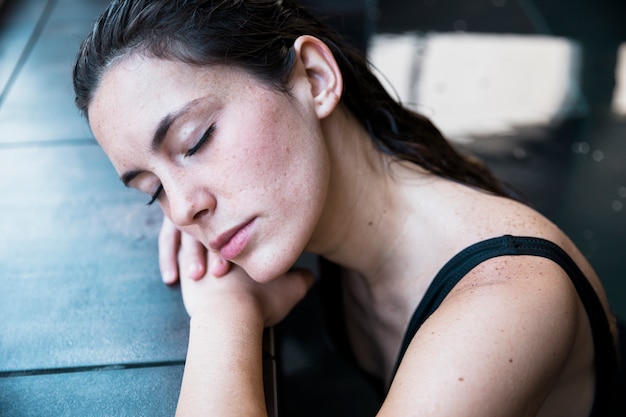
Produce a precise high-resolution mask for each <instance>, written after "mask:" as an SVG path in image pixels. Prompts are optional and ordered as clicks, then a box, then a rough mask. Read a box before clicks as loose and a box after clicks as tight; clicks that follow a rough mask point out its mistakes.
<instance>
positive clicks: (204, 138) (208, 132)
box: [185, 124, 215, 157]
mask: <svg viewBox="0 0 626 417" xmlns="http://www.w3.org/2000/svg"><path fill="white" fill-rule="evenodd" d="M213 132H215V125H214V124H212V125H211V126H210V127H209V128H208V129H207V130H206V132H204V135H202V137H201V138H200V140H199V141H198V143H196V144H195V145H194V146H193V147H192V148H191V149H189V150H188V151H187V153H186V154H185V157H189V156H191V155H193V154H195V153H196V152H198V150H199V149H200V148H201V147H202V145H204V144H205V142H206V141H207V140H208V139H209V138H210V137H211V135H212V134H213Z"/></svg>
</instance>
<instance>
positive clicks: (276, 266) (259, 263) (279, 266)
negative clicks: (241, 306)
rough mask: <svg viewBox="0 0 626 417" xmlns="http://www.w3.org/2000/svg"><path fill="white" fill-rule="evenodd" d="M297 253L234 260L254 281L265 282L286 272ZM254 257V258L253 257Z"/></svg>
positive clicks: (291, 265)
mask: <svg viewBox="0 0 626 417" xmlns="http://www.w3.org/2000/svg"><path fill="white" fill-rule="evenodd" d="M299 256H300V255H299V254H295V255H292V254H290V255H287V256H285V255H282V256H279V255H276V254H273V255H272V256H268V257H266V258H261V257H246V259H242V260H241V262H238V261H235V262H234V263H235V264H237V265H239V266H240V267H241V268H242V269H243V270H244V271H246V273H247V274H248V275H250V278H252V279H253V280H254V281H256V282H258V283H260V284H265V283H268V282H272V281H273V280H275V279H276V278H278V277H280V276H282V275H284V274H286V273H287V272H288V271H289V270H290V269H291V268H292V267H293V265H294V264H295V263H296V261H297V260H298V257H299ZM254 258H256V259H254Z"/></svg>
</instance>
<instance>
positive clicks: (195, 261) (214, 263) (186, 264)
mask: <svg viewBox="0 0 626 417" xmlns="http://www.w3.org/2000/svg"><path fill="white" fill-rule="evenodd" d="M209 255H210V256H209ZM207 262H208V263H209V266H208V269H209V270H210V271H211V274H212V275H214V276H216V277H220V276H223V275H224V274H226V273H227V272H228V270H229V269H230V263H229V262H228V261H226V260H224V259H223V258H222V257H221V255H220V254H219V253H217V252H211V253H210V254H209V251H208V250H207V249H206V248H205V247H204V246H203V245H202V243H200V242H198V241H197V240H195V239H194V238H193V237H191V236H189V235H188V234H186V233H182V232H181V231H179V230H178V229H177V228H176V226H175V225H174V224H173V223H172V222H171V221H170V220H169V219H168V218H167V217H164V218H163V224H162V225H161V231H160V232H159V267H160V269H161V277H162V279H163V282H164V283H166V284H168V285H170V284H174V283H176V282H177V281H178V280H179V278H180V277H186V278H190V279H193V280H198V279H200V278H202V277H203V276H204V275H205V274H206V273H207Z"/></svg>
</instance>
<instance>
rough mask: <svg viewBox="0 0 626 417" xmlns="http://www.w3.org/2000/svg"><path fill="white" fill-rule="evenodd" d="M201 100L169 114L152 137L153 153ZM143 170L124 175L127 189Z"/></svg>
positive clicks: (196, 100) (122, 177)
mask: <svg viewBox="0 0 626 417" xmlns="http://www.w3.org/2000/svg"><path fill="white" fill-rule="evenodd" d="M200 100H201V99H195V100H191V101H190V102H189V103H187V104H185V105H184V106H183V107H182V108H181V109H180V110H178V111H175V112H173V113H169V114H167V115H166V116H165V117H164V118H163V119H161V121H160V122H159V125H158V126H157V128H156V130H155V131H154V136H153V137H152V143H151V144H150V148H151V149H152V152H155V153H156V152H158V151H159V149H160V148H161V146H162V145H163V142H165V138H166V137H167V132H168V131H169V130H170V127H172V125H173V124H174V122H175V121H176V120H178V119H180V118H181V117H182V116H184V115H185V114H186V113H187V112H189V110H191V108H192V107H193V106H194V105H195V104H196V103H197V102H198V101H200ZM141 173H142V171H141V170H133V171H128V172H125V173H124V174H122V176H121V177H120V179H121V180H122V182H123V183H124V185H125V186H126V187H130V185H129V184H130V182H131V181H132V180H134V179H135V178H136V177H137V176H138V175H139V174H141Z"/></svg>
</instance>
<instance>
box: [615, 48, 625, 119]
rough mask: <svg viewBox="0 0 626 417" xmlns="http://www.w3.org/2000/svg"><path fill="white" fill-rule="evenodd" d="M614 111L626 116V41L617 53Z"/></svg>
mask: <svg viewBox="0 0 626 417" xmlns="http://www.w3.org/2000/svg"><path fill="white" fill-rule="evenodd" d="M612 109H613V113H615V114H616V115H618V116H622V117H625V116H626V43H623V44H622V45H621V46H620V48H619V51H618V54H617V68H616V69H615V92H614V93H613V106H612Z"/></svg>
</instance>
